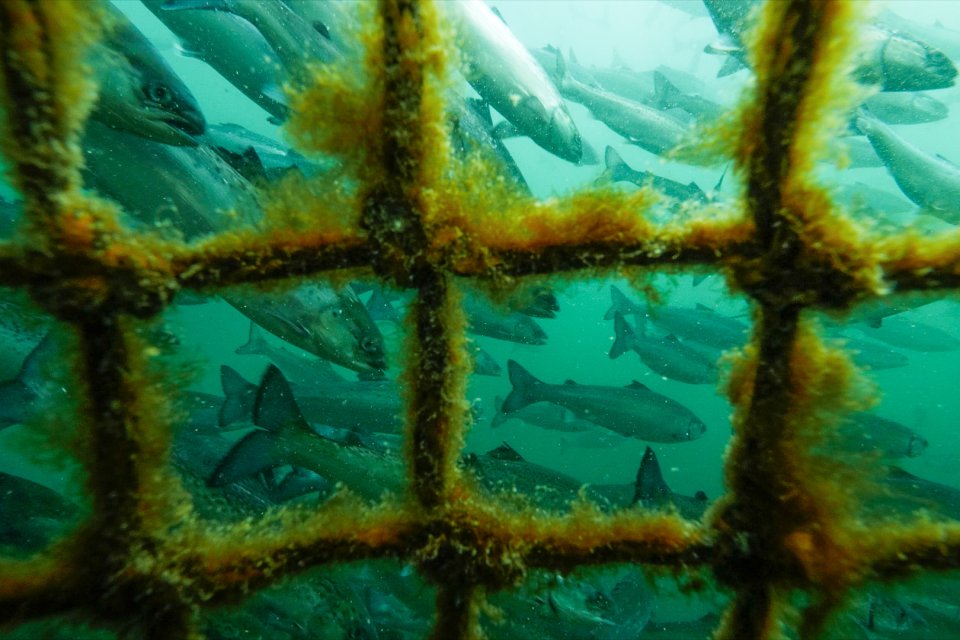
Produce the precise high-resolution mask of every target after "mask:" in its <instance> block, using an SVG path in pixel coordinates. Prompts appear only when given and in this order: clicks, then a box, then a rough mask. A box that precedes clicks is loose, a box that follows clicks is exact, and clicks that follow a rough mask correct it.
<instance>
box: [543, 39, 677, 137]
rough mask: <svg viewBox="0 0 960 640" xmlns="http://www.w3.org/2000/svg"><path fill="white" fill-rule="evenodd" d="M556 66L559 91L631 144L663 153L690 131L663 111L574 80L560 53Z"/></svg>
mask: <svg viewBox="0 0 960 640" xmlns="http://www.w3.org/2000/svg"><path fill="white" fill-rule="evenodd" d="M557 69H558V71H557V73H558V75H559V76H560V81H559V85H558V86H559V89H560V93H561V94H563V96H564V97H565V98H567V99H568V100H572V101H574V102H579V103H580V104H582V105H583V106H585V107H586V108H587V109H588V110H589V111H590V113H591V115H593V117H594V118H596V119H597V120H599V121H600V122H602V123H603V124H605V125H607V126H608V127H609V128H610V129H611V130H613V131H614V132H616V133H618V134H620V135H621V136H623V137H624V138H626V140H627V142H629V143H630V144H635V145H637V146H638V147H640V148H642V149H645V150H646V151H649V152H650V153H654V154H657V155H662V154H664V153H666V152H667V151H669V150H671V149H673V148H674V147H677V146H678V145H679V144H680V143H681V142H682V141H683V140H684V138H685V137H686V135H687V134H688V132H689V129H688V127H687V126H686V125H685V124H684V123H682V122H680V121H679V120H677V119H676V118H673V117H671V116H669V115H667V114H665V113H663V112H662V111H659V110H657V109H655V108H653V107H650V106H647V105H645V104H643V103H641V102H634V101H633V100H629V99H627V98H623V97H620V96H618V95H616V94H614V93H610V92H608V91H604V90H602V89H596V88H594V87H590V86H587V85H585V84H583V83H581V82H577V81H576V80H575V79H574V78H573V77H572V76H571V75H570V74H569V72H567V71H566V63H565V62H564V59H563V55H562V54H557Z"/></svg>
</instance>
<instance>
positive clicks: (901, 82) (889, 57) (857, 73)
mask: <svg viewBox="0 0 960 640" xmlns="http://www.w3.org/2000/svg"><path fill="white" fill-rule="evenodd" d="M861 39H862V42H864V43H865V46H864V48H863V50H862V51H861V52H860V53H859V55H858V56H857V57H856V58H855V61H854V64H855V66H856V68H855V70H854V72H853V77H854V78H855V79H856V80H857V81H859V82H860V83H862V84H871V85H877V86H879V87H880V88H881V90H882V91H929V90H930V89H946V88H947V87H952V86H953V84H954V81H955V79H956V77H957V68H956V67H955V66H954V64H953V62H952V61H951V60H950V58H948V57H947V56H946V54H944V53H943V52H942V51H940V50H938V49H936V48H934V47H932V46H930V45H928V44H926V43H925V42H922V41H920V40H917V39H916V38H914V37H913V36H911V35H909V34H907V33H904V32H901V31H893V30H890V29H886V28H884V27H883V26H881V25H877V24H868V25H864V27H862V28H861Z"/></svg>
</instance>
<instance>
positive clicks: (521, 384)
mask: <svg viewBox="0 0 960 640" xmlns="http://www.w3.org/2000/svg"><path fill="white" fill-rule="evenodd" d="M507 372H508V375H509V376H510V383H511V385H512V386H513V389H512V390H511V392H510V395H508V396H507V398H506V399H505V400H504V401H503V412H504V413H507V414H509V413H513V412H514V411H517V410H519V409H521V408H523V407H525V406H527V405H529V404H533V403H534V402H551V403H553V404H557V405H559V406H561V407H563V408H565V409H568V410H569V411H571V412H572V413H573V414H574V415H575V416H576V417H578V418H580V419H582V420H588V421H590V422H593V423H595V424H597V425H599V426H601V427H604V428H606V429H609V430H611V431H614V432H616V433H619V434H620V435H623V436H627V437H630V438H636V439H638V440H645V441H649V442H687V441H690V440H695V439H697V438H700V437H702V436H703V434H704V433H706V430H707V425H706V424H704V423H703V421H702V420H700V418H698V417H697V416H696V415H695V414H694V413H693V412H692V411H690V409H688V408H686V407H685V406H683V405H682V404H680V403H679V402H677V401H675V400H673V399H671V398H668V397H667V396H664V395H661V394H659V393H656V392H654V391H652V390H650V389H649V388H647V387H646V386H645V385H643V384H642V383H640V382H637V381H633V382H632V383H631V384H630V385H628V386H626V387H610V386H600V385H584V384H576V383H574V382H567V383H565V384H560V385H558V384H547V383H545V382H543V381H541V380H539V379H537V378H536V377H534V376H533V375H531V374H530V372H529V371H527V370H526V369H524V368H523V367H522V366H521V365H520V364H518V363H517V362H516V361H514V360H508V361H507Z"/></svg>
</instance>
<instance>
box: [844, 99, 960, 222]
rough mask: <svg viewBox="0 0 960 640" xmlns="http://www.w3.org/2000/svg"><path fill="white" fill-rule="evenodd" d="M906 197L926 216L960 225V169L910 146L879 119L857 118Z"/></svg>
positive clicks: (860, 128)
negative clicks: (933, 216)
mask: <svg viewBox="0 0 960 640" xmlns="http://www.w3.org/2000/svg"><path fill="white" fill-rule="evenodd" d="M856 126H857V129H859V130H860V131H861V132H863V133H864V134H865V135H866V136H867V139H868V140H869V141H870V144H871V145H873V148H874V150H876V152H877V155H878V156H880V158H881V159H882V160H883V163H884V165H886V167H887V171H889V172H890V175H891V176H893V179H894V181H895V182H896V183H897V186H898V187H900V190H901V191H903V194H904V195H905V196H907V197H908V198H909V199H910V200H911V201H912V202H914V203H915V204H916V205H917V206H918V207H920V208H921V209H923V210H924V211H925V212H926V213H928V214H931V215H935V216H937V217H939V218H942V219H943V220H946V221H947V222H950V223H951V224H958V223H960V167H958V166H957V165H955V164H953V163H952V162H949V161H948V160H946V159H944V158H942V157H939V156H933V155H930V154H929V153H927V152H925V151H923V150H921V149H919V148H917V147H915V146H914V145H912V144H910V143H909V142H907V141H906V140H904V139H903V138H901V137H900V136H898V135H897V134H896V133H894V132H893V130H892V129H891V128H890V127H888V126H887V125H885V124H883V123H882V122H880V121H879V120H877V119H876V118H872V117H870V116H868V115H866V114H865V113H862V112H861V113H860V114H859V115H858V116H857V117H856Z"/></svg>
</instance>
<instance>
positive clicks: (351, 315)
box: [220, 283, 387, 373]
mask: <svg viewBox="0 0 960 640" xmlns="http://www.w3.org/2000/svg"><path fill="white" fill-rule="evenodd" d="M220 297H222V298H223V299H224V300H226V301H227V302H228V303H230V304H231V305H232V306H233V307H234V308H236V309H237V310H238V311H240V312H241V313H243V314H244V315H245V316H247V317H248V318H250V319H251V320H253V321H254V322H256V323H257V324H258V325H260V326H261V327H263V328H264V329H266V330H267V331H269V332H270V333H272V334H274V335H275V336H277V337H279V338H282V339H283V340H286V341H287V342H289V343H290V344H292V345H295V346H297V347H299V348H301V349H303V350H304V351H307V352H309V353H312V354H314V355H316V356H319V357H321V358H325V359H327V360H329V361H331V362H333V363H335V364H339V365H341V366H343V367H346V368H348V369H353V370H354V371H357V372H371V373H376V372H380V371H382V370H383V369H385V368H386V367H387V361H386V353H385V348H384V344H383V335H382V334H381V333H380V329H378V328H377V325H376V323H375V322H374V321H373V319H372V318H371V317H370V313H369V312H368V311H367V309H366V307H364V306H363V303H362V302H360V300H359V299H358V298H357V295H356V294H355V293H354V292H353V291H352V290H351V289H350V288H349V287H344V288H342V289H339V290H335V289H334V288H333V287H332V286H330V285H328V284H323V283H307V284H300V285H298V286H296V287H294V288H293V289H281V290H277V291H261V290H258V289H253V288H243V289H241V288H237V289H231V290H229V291H222V292H220Z"/></svg>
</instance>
